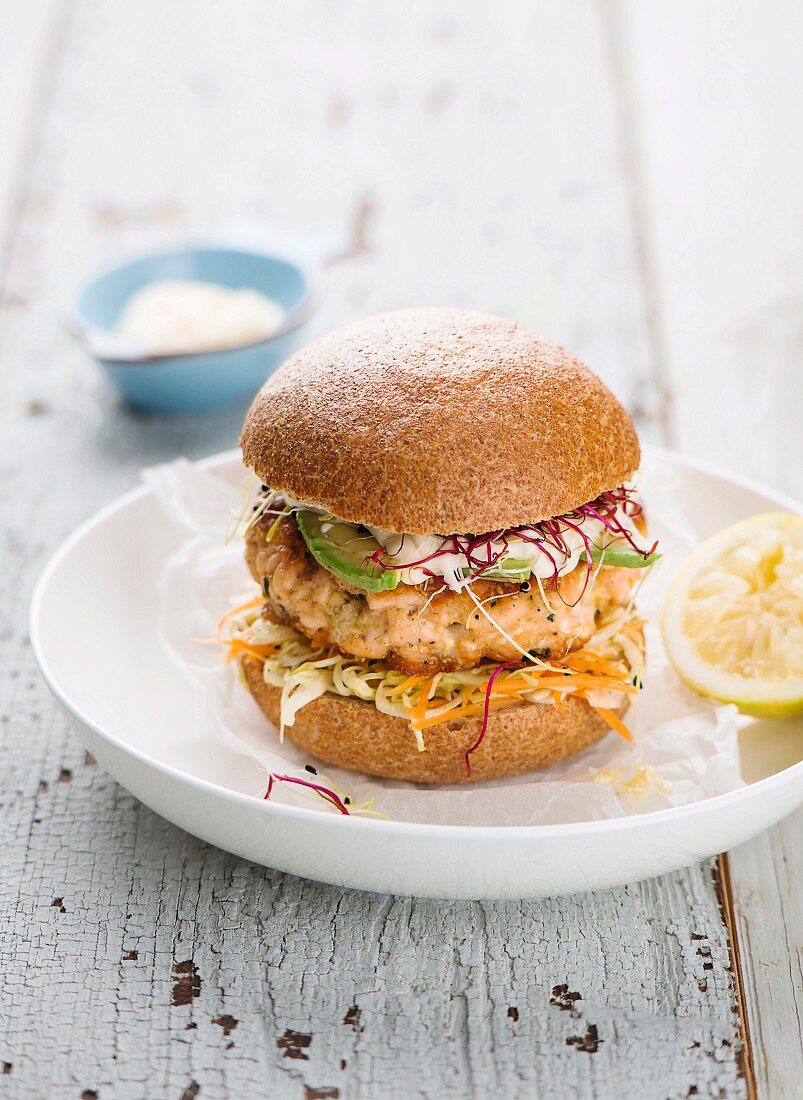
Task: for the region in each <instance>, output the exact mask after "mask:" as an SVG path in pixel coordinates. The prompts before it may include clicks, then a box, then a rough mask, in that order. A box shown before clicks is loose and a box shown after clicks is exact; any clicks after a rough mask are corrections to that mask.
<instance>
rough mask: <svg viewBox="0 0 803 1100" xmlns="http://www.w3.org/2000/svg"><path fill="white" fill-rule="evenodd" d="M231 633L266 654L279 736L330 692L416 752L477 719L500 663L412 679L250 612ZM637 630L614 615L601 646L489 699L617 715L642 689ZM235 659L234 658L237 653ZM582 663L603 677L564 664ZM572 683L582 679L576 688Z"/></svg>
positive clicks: (530, 673) (530, 668)
mask: <svg viewBox="0 0 803 1100" xmlns="http://www.w3.org/2000/svg"><path fill="white" fill-rule="evenodd" d="M229 631H230V633H229V639H228V640H229V641H231V642H235V641H236V640H238V639H239V640H240V641H242V642H244V643H247V644H248V645H249V646H252V647H260V652H263V653H267V654H268V655H267V656H265V657H264V666H263V668H264V671H263V675H264V677H265V680H266V682H267V683H269V684H272V685H274V686H275V687H279V688H281V689H282V698H281V708H280V728H279V733H280V736H282V737H283V736H284V730H285V728H286V727H288V726H292V725H293V724H294V723H295V718H296V715H297V713H298V712H299V710H301V708H302V707H305V706H306V705H307V704H308V703H311V702H312V701H313V700H314V699H318V698H320V697H321V696H322V695H325V694H326V693H327V692H328V693H329V694H332V695H340V696H342V697H344V698H353V699H361V700H363V701H364V702H369V703H373V704H374V706H375V707H376V708H377V710H379V711H381V712H382V713H383V714H388V715H392V716H394V717H398V718H403V719H405V720H407V721H408V722H409V723H410V728H411V731H412V732H413V734H414V735H415V737H416V740H417V742H418V747H419V750H423V749H424V748H425V744H424V737H423V733H422V729H423V728H426V727H429V726H433V725H437V724H438V722H439V721H443V722H446V721H449V720H451V719H454V718H458V719H459V718H461V717H464V716H465V717H468V716H469V715H471V714H475V713H476V712H477V708H478V707H481V705H482V704H483V703H484V699H485V693H486V691H487V689H488V682H489V679H490V677H491V676H492V675H493V673H494V672H495V670H496V669H498V668H499V665H500V664H501V663H502V662H498V661H497V662H490V661H486V662H483V663H482V664H480V665H478V666H477V667H475V668H471V669H461V670H458V671H455V672H438V673H435V674H424V675H417V676H409V675H407V674H406V673H404V672H400V671H398V670H397V669H392V668H389V667H388V666H387V665H386V664H384V662H382V661H377V660H365V661H360V660H357V659H355V658H353V657H346V656H343V654H341V653H338V652H336V651H333V650H332V649H330V648H328V647H319V648H315V647H313V645H312V643H311V642H310V640H309V639H308V638H307V637H306V636H305V635H303V634H301V633H299V632H298V631H297V630H295V629H294V628H293V627H291V626H285V625H279V624H277V623H272V622H269V621H268V620H267V619H264V618H263V617H262V616H261V615H260V614H259V610H258V608H257V607H253V606H252V607H248V608H247V609H246V610H244V611H242V612H241V613H240V614H239V615H237V616H232V617H231V619H230V620H229ZM639 631H640V620H639V619H637V618H636V616H635V613H634V612H632V611H631V612H630V613H629V614H628V615H627V616H624V617H622V616H621V613H619V615H618V616H615V613H612V615H611V616H610V617H609V618H608V619H607V620H605V621H602V622H600V624H599V626H598V629H597V631H596V633H595V639H598V644H594V639H592V642H591V643H590V644H589V645H588V646H586V647H585V648H584V649H581V650H576V651H575V652H574V653H572V654H570V655H569V657H567V658H565V659H564V661H560V660H555V661H552V662H550V663H549V664H546V663H545V662H539V663H538V666H534V665H524V667H522V668H514V669H506V670H505V671H503V672H502V673H501V674H500V675H499V676H498V678H497V679H496V681H495V683H494V685H493V692H497V691H498V697H497V695H494V704H495V705H505V706H512V705H515V704H517V703H518V704H520V703H540V704H542V705H548V706H551V705H554V704H555V703H556V702H557V699H556V695H557V696H560V697H562V696H564V695H567V694H572V693H576V694H578V695H581V696H582V697H584V698H586V699H587V700H588V702H589V703H590V705H591V706H593V707H597V708H601V709H606V710H615V709H616V708H618V707H619V706H621V704H622V703H623V702H624V699H625V698H626V696H627V695H628V694H634V693H635V691H636V690H637V688H639V687H640V686H641V685H640V679H641V674H642V650H641V646H640V645H639V643H638V641H637V640H636V639H637V638H638V636H639ZM606 634H607V636H606ZM634 635H635V637H634ZM232 652H235V653H236V649H235V648H234V646H233V647H232ZM260 659H262V658H260ZM584 660H585V661H589V660H590V661H591V662H592V664H594V662H596V665H597V666H599V665H600V662H601V665H602V669H603V670H605V671H588V670H582V669H576V668H571V667H568V664H567V663H565V662H569V661H571V663H572V664H578V663H579V664H580V665H581V666H582V664H583V661H584ZM595 667H596V666H595ZM544 676H547V677H548V678H549V683H548V686H546V687H545V686H544V684H543V683H542V682H541V680H542V677H544ZM577 677H581V679H580V681H578V679H577ZM589 677H592V678H595V679H592V680H589ZM597 681H598V682H599V687H598V688H597V687H596V682H597ZM505 685H508V687H507V689H505ZM590 685H591V686H590ZM499 688H501V690H498V689H499ZM424 692H426V695H427V699H426V701H425V702H424V701H423V693H424Z"/></svg>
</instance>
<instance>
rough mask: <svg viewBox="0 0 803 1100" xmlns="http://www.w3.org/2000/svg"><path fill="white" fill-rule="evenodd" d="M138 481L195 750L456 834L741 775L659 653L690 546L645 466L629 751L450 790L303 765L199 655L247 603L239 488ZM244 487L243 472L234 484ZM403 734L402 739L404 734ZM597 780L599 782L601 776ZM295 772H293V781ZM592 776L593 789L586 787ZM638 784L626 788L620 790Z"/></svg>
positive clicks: (696, 788)
mask: <svg viewBox="0 0 803 1100" xmlns="http://www.w3.org/2000/svg"><path fill="white" fill-rule="evenodd" d="M143 476H144V479H145V481H146V482H147V484H148V485H150V487H151V488H152V489H153V491H154V493H155V495H156V497H157V500H158V501H159V503H160V505H161V506H162V507H163V508H164V511H165V513H166V514H167V515H168V516H169V517H170V519H171V521H172V522H173V523H175V524H176V525H177V528H178V530H179V532H180V537H181V540H182V541H181V546H180V549H179V550H178V551H177V552H176V553H175V554H174V555H173V556H172V557H171V559H170V560H169V561H168V562H167V563H166V566H165V569H164V575H163V577H162V581H161V585H160V607H161V622H160V627H159V630H160V641H161V644H162V645H163V646H164V647H165V649H166V650H167V652H168V654H169V655H170V657H171V659H172V660H173V661H174V663H175V665H176V666H177V668H178V670H179V671H180V673H181V674H182V675H184V676H186V677H188V678H189V680H190V681H192V683H193V684H194V685H195V687H196V688H197V690H196V691H195V692H194V698H195V709H196V713H195V715H194V722H195V724H196V726H197V729H198V733H199V740H200V739H201V738H202V737H203V736H208V735H209V734H210V733H211V734H212V735H213V736H214V737H216V738H220V739H221V740H222V741H223V742H226V743H227V744H228V746H229V747H230V748H234V749H235V750H236V751H238V752H241V753H244V754H246V755H247V756H249V757H250V758H251V759H253V761H254V762H255V767H261V768H262V769H263V770H264V774H265V782H266V783H267V776H268V773H269V772H278V773H280V774H287V773H290V774H299V769H302V768H303V766H304V765H305V764H307V763H312V764H314V765H315V766H316V767H318V768H319V770H320V771H321V772H322V773H325V774H326V775H327V776H328V777H330V778H331V779H332V780H333V781H334V782H335V783H336V784H337V786H338V787H340V788H342V789H344V790H345V791H347V792H348V794H349V796H350V797H351V799H352V800H353V801H354V802H357V803H359V802H363V801H365V800H367V799H369V798H372V797H375V799H376V802H375V808H376V809H378V810H380V811H382V813H384V814H385V815H387V816H388V817H389V818H392V819H394V820H397V821H414V822H429V823H440V824H455V825H459V824H462V825H534V824H558V823H564V822H578V821H590V820H600V819H603V818H612V817H620V816H622V815H628V814H635V813H643V812H645V811H649V810H656V809H660V808H662V807H666V806H679V805H682V804H684V803H690V802H695V801H697V800H699V799H702V798H708V797H711V796H712V795H717V794H723V793H724V792H726V791H730V790H734V789H735V788H737V787H740V786H743V782H742V779H741V776H740V773H739V759H738V743H737V736H736V735H737V727H736V708H735V707H732V706H716V705H714V704H713V703H710V702H708V701H707V700H705V699H702V698H700V697H698V696H697V695H695V694H694V693H693V692H691V691H690V690H689V689H687V688H686V687H685V686H684V685H683V684H682V683H681V682H680V680H679V679H678V678H677V676H676V675H675V673H674V672H673V671H672V669H671V667H670V665H669V663H668V661H667V658H666V655H665V653H664V649H663V645H662V642H661V637H660V631H659V629H658V614H659V611H660V606H661V601H662V598H663V594H664V590H665V587H666V583H667V580H668V579H669V577H670V575H671V573H672V572H673V569H674V567H675V565H676V564H677V563H678V562H679V561H680V560H681V559H682V557H683V556H684V555H685V554H686V553H688V552H689V551H690V550H691V549H692V548H693V546H694V542H695V540H694V536H693V533H692V532H691V531H689V530H688V529H687V525H686V523H685V520H684V517H683V511H682V501H681V500H679V499H677V498H678V495H679V490H678V488H677V487H676V486H674V485H673V483H672V480H671V478H669V477H667V475H666V474H664V473H662V472H661V470H660V468H656V469H653V468H652V467H651V465H650V463H649V462H647V463H646V465H645V467H644V469H643V470H642V473H641V478H640V483H639V491H640V494H641V497H642V500H643V502H644V503H645V506H646V510H647V518H648V522H649V524H650V533H651V536H653V537H657V538H659V539H660V550H661V551H662V553H663V555H664V557H663V558H662V560H661V561H660V562H659V563H658V564H657V566H656V567H655V568H654V569H653V570H652V573H651V575H650V576H649V577H648V579H647V581H646V583H645V584H644V587H643V588H642V590H641V593H640V596H639V600H638V606H639V610H640V611H641V612H642V614H644V615H645V616H646V617H647V619H648V627H647V668H646V671H645V676H644V684H645V687H644V691H643V692H642V693H641V695H640V696H639V697H638V700H637V703H636V706H635V708H631V710H630V711H629V712H628V716H627V723H628V726H629V728H630V729H631V730H632V732H633V743H632V744H628V743H627V742H625V741H624V740H623V739H622V738H620V737H619V736H618V735H617V734H615V733H611V734H610V735H609V736H608V737H606V738H605V739H604V740H603V741H602V742H600V743H599V744H598V745H596V746H594V747H593V748H591V749H589V750H587V751H586V752H584V753H581V754H580V755H578V756H575V757H572V758H571V759H569V760H567V761H564V762H563V763H561V764H558V765H555V766H554V767H552V768H550V769H548V770H547V771H542V772H536V773H533V774H531V775H528V776H523V777H519V778H517V779H509V780H498V781H496V782H493V783H482V784H472V785H470V786H465V787H464V786H460V787H457V786H456V787H435V786H418V785H413V784H409V783H403V782H398V781H395V780H383V779H375V778H372V777H369V776H363V775H361V774H358V773H356V772H348V771H345V770H343V769H339V768H334V767H330V766H328V765H324V764H321V763H320V762H319V761H316V760H312V759H311V758H310V757H308V756H307V755H305V754H304V753H303V752H301V750H299V749H297V748H296V747H295V746H294V745H293V744H292V742H291V741H289V740H285V742H284V744H280V742H279V738H278V734H277V732H276V730H275V729H274V728H273V727H272V726H270V725H269V723H268V722H267V719H266V718H265V717H264V715H263V714H262V712H261V711H260V710H259V709H258V707H257V706H256V704H255V703H254V701H253V700H252V698H251V696H250V695H249V694H248V692H247V691H246V689H245V688H244V687H243V686H242V685H241V684H240V683H239V681H238V678H237V676H236V674H235V671H234V669H233V667H231V666H229V667H226V666H224V664H223V656H222V648H221V647H217V646H205V645H199V644H197V643H195V642H193V639H194V638H209V637H211V636H212V635H213V634H214V627H215V623H216V621H217V620H218V619H219V617H220V616H221V614H222V613H223V612H224V611H226V610H228V608H229V607H231V606H232V605H233V604H235V603H237V602H240V601H242V600H244V599H248V598H250V597H251V596H253V595H256V594H257V592H258V589H257V588H256V586H255V584H254V582H253V581H252V580H251V578H250V575H249V574H248V570H247V568H246V566H245V563H244V560H243V547H242V541H241V540H240V539H239V538H235V539H234V540H233V541H232V542H230V543H229V544H228V545H226V543H225V539H226V535H227V531H228V530H229V528H230V526H231V523H232V516H233V514H236V513H237V511H238V510H239V508H240V507H241V498H240V493H239V491H238V490H237V489H236V488H234V487H233V486H232V484H231V482H230V481H228V480H226V479H225V478H224V477H223V476H222V475H221V474H219V473H216V472H214V471H204V470H200V469H198V468H197V467H195V466H193V465H192V464H191V463H189V462H188V461H186V460H185V459H179V460H177V461H175V462H172V463H169V464H167V465H163V466H158V467H154V468H151V469H149V470H146V471H144V474H143ZM246 477H247V474H246V471H245V470H243V482H245V479H246ZM411 736H412V735H411ZM600 773H601V774H600ZM300 774H303V772H301V773H300ZM595 777H596V781H595ZM633 778H635V780H636V782H635V783H634V784H632V785H631V786H632V787H633V788H634V789H632V790H631V789H629V788H628V783H629V781H630V780H631V779H633ZM272 798H273V799H274V800H276V801H281V802H287V803H290V804H294V805H304V806H306V807H308V808H311V809H313V810H316V811H319V812H321V813H336V812H337V811H336V810H334V809H332V808H331V807H329V806H328V805H327V804H326V803H324V802H323V801H322V800H321V799H320V798H318V797H317V796H315V795H312V794H310V793H309V792H306V791H297V789H296V788H292V787H290V786H289V785H287V784H276V786H275V787H274V793H273V795H272Z"/></svg>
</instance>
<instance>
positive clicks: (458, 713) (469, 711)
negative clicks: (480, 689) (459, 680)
mask: <svg viewBox="0 0 803 1100" xmlns="http://www.w3.org/2000/svg"><path fill="white" fill-rule="evenodd" d="M523 703H524V700H523V699H516V698H510V699H497V698H496V696H495V694H494V695H492V696H491V700H490V703H489V709H490V710H500V709H501V708H502V707H515V706H518V705H520V704H523ZM484 710H485V703H484V702H483V703H469V705H468V706H456V707H455V708H454V709H453V710H447V711H445V712H444V713H443V714H433V715H432V716H431V717H430V718H416V719H415V720H414V722H413V723H411V724H412V725H413V727H414V728H415V729H417V730H425V729H429V727H430V726H437V725H440V723H441V722H451V721H453V720H454V719H455V718H470V717H471V716H472V715H474V714H482V713H483V712H484Z"/></svg>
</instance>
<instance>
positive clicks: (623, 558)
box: [581, 546, 661, 569]
mask: <svg viewBox="0 0 803 1100" xmlns="http://www.w3.org/2000/svg"><path fill="white" fill-rule="evenodd" d="M603 554H604V555H605V561H604V563H603V564H605V565H614V566H616V567H617V568H619V569H646V567H647V566H648V565H652V563H653V562H654V561H658V559H659V558H660V556H661V555H660V554H657V553H656V554H649V555H648V556H647V557H646V558H645V557H644V555H643V554H639V552H638V550H633V549H631V548H630V547H629V546H628V547H619V548H616V547H613V546H606V548H605V549H604V550H599V549H598V548H597V547H596V546H592V547H591V560H592V561H599V559H600V558H601V557H602V555H603ZM584 558H585V554H584V553H583V554H581V560H582V559H584Z"/></svg>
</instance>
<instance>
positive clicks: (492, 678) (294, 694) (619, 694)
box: [224, 486, 658, 770]
mask: <svg viewBox="0 0 803 1100" xmlns="http://www.w3.org/2000/svg"><path fill="white" fill-rule="evenodd" d="M251 507H252V511H251V514H250V517H249V519H248V522H247V523H246V525H245V538H246V557H247V561H248V565H249V568H250V570H251V573H252V575H253V577H254V579H255V580H256V581H257V582H258V584H259V586H260V588H261V590H262V593H263V596H262V597H258V598H257V599H256V600H254V601H252V602H251V603H250V604H248V605H246V606H245V607H244V608H238V609H235V611H234V612H232V613H231V614H230V615H229V616H225V617H224V619H225V620H227V621H228V633H227V639H226V640H227V641H228V643H229V645H230V649H231V653H232V655H233V656H240V657H242V656H246V657H250V658H252V659H256V660H259V661H260V662H261V663H262V664H263V667H264V676H265V679H266V681H267V682H268V683H271V684H274V685H275V686H277V687H281V688H282V707H281V724H282V728H284V726H287V725H292V724H293V721H294V719H295V715H296V713H297V712H298V710H299V709H300V707H302V706H304V705H305V704H306V703H308V702H310V701H311V700H312V699H314V698H317V697H318V696H320V695H322V694H324V693H326V692H329V693H333V694H337V695H341V696H350V697H353V698H357V699H362V700H364V701H366V702H370V703H373V704H374V705H375V706H376V707H377V709H379V710H380V711H382V712H384V713H387V714H391V715H396V716H398V717H404V718H406V719H407V720H408V721H409V723H410V726H411V729H412V731H413V733H414V734H415V736H416V738H417V739H418V741H419V747H420V748H423V747H424V743H423V731H424V730H426V729H427V728H429V727H430V726H432V725H436V724H438V723H442V722H451V721H454V720H462V719H464V718H468V717H471V716H473V715H476V714H482V715H483V723H482V733H484V730H485V725H486V723H487V719H488V713H489V711H490V710H492V709H496V708H497V707H500V706H512V705H516V704H522V703H542V704H552V705H562V703H563V701H564V700H565V698H566V696H567V695H568V694H577V695H579V696H581V697H582V698H585V699H587V700H588V702H589V703H590V704H591V705H592V706H593V707H595V708H596V709H597V710H598V711H599V713H600V714H601V715H602V716H603V717H604V718H605V719H606V721H608V722H609V724H610V725H611V726H613V728H615V729H617V730H618V731H619V732H620V733H622V734H623V735H627V730H626V729H625V727H624V726H623V725H622V723H621V720H620V719H619V717H618V714H617V711H618V710H619V709H620V708H621V706H622V705H623V703H624V702H625V700H626V699H627V698H628V697H629V696H632V695H634V694H635V693H637V692H638V690H639V688H640V686H641V666H642V655H643V638H642V631H641V621H640V620H639V619H638V618H637V616H636V613H635V610H634V608H633V602H634V597H635V590H636V588H637V585H638V581H639V580H640V579H641V578H643V576H644V575H645V567H647V566H649V565H651V564H652V562H653V561H654V560H655V559H656V558H657V557H658V555H657V553H656V547H655V545H649V543H648V541H647V539H646V537H645V530H646V529H645V523H644V518H643V513H642V509H641V506H640V504H639V503H638V501H637V499H636V497H635V494H634V492H633V490H632V489H631V488H629V487H620V488H618V489H615V490H612V491H610V492H607V493H603V494H601V495H600V497H598V498H597V499H596V500H594V501H591V502H590V503H589V504H586V505H583V506H581V507H580V508H578V509H576V510H575V511H573V512H571V513H568V514H566V515H564V516H558V517H554V518H552V519H550V520H543V521H540V522H539V523H536V524H532V525H527V526H522V527H517V528H512V529H507V530H499V531H494V532H489V533H486V534H483V535H411V534H398V533H394V532H389V531H384V530H381V529H378V528H372V527H368V526H363V525H360V524H355V523H349V522H346V521H344V520H341V519H338V518H337V517H335V516H331V515H329V514H327V513H325V512H323V511H322V510H320V509H315V508H311V507H307V506H304V505H302V504H300V503H298V502H296V501H292V500H289V499H287V498H286V497H282V496H280V495H278V494H275V493H271V492H270V491H269V490H268V489H267V488H266V487H265V486H263V487H262V489H261V490H260V491H259V493H258V496H257V499H256V502H255V503H253V504H252V506H251ZM482 733H481V735H480V739H481V738H482ZM475 747H476V746H475ZM467 767H468V768H469V770H470V764H469V761H468V757H467Z"/></svg>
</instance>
